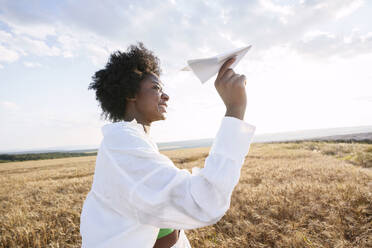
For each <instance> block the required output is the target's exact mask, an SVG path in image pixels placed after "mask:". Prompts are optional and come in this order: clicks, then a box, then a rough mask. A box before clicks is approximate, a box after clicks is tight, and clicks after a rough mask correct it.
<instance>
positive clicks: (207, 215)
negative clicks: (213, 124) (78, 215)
mask: <svg viewBox="0 0 372 248" xmlns="http://www.w3.org/2000/svg"><path fill="white" fill-rule="evenodd" d="M254 132H255V126H253V125H250V124H248V123H246V122H244V121H241V120H239V119H237V118H234V117H224V118H223V120H222V123H221V126H220V129H219V131H218V133H217V135H216V138H215V140H214V142H213V145H212V148H211V150H210V152H209V155H208V157H207V158H206V160H205V164H204V167H203V168H201V169H199V168H198V169H195V168H194V169H193V172H192V173H190V172H189V171H188V170H185V169H178V168H177V167H176V166H175V165H174V164H173V162H172V161H171V160H170V159H168V158H167V157H166V156H164V155H162V154H160V153H159V152H157V151H154V150H151V149H148V148H146V145H144V146H138V147H137V148H135V149H127V150H126V149H120V147H118V146H117V145H115V144H117V143H115V142H111V141H106V142H105V143H104V144H103V145H104V146H105V149H104V150H105V153H106V156H107V157H108V159H109V161H110V164H111V165H112V168H114V170H116V172H114V173H113V175H112V182H110V181H109V182H107V183H114V182H115V181H118V182H117V183H116V187H115V186H114V187H113V186H111V188H114V191H113V192H111V194H110V196H111V197H109V198H108V199H107V202H108V204H111V205H112V207H114V208H115V209H116V211H118V212H121V213H123V214H124V213H125V212H128V211H131V212H132V213H133V215H134V217H135V218H136V219H137V221H138V222H140V223H141V224H149V225H153V226H157V227H159V228H174V229H192V228H198V227H202V226H206V225H211V224H214V223H216V222H217V221H218V220H219V219H221V218H222V216H223V215H224V214H225V212H226V211H227V210H228V209H229V207H230V199H231V194H232V191H233V189H234V187H235V186H236V184H237V183H238V181H239V177H240V169H241V167H242V165H243V163H244V158H245V156H246V155H247V153H248V151H249V147H250V143H251V140H252V137H253V134H254ZM119 138H120V137H119ZM138 139H140V137H138ZM136 142H138V141H136ZM139 143H140V142H139ZM118 175H119V176H118ZM114 177H118V178H117V179H116V180H115V178H114ZM110 201H111V202H110Z"/></svg>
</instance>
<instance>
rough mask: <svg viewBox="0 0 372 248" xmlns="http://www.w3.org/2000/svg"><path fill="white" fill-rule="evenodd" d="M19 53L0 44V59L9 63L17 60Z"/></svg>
mask: <svg viewBox="0 0 372 248" xmlns="http://www.w3.org/2000/svg"><path fill="white" fill-rule="evenodd" d="M18 58H19V55H18V53H17V52H16V51H13V50H11V49H8V48H6V47H4V46H2V45H0V61H1V62H7V63H11V62H14V61H16V60H18Z"/></svg>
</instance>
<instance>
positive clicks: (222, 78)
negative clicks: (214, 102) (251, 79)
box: [214, 57, 247, 120]
mask: <svg viewBox="0 0 372 248" xmlns="http://www.w3.org/2000/svg"><path fill="white" fill-rule="evenodd" d="M235 60H236V58H235V57H234V58H231V59H229V60H227V61H226V62H225V63H224V64H223V65H222V67H221V69H220V71H219V72H218V75H217V78H216V81H215V82H214V86H215V87H216V89H217V92H218V94H219V95H220V96H221V98H222V101H223V102H224V103H225V106H226V114H225V116H232V117H236V118H238V119H241V120H243V119H244V113H245V108H246V105H247V95H246V93H245V84H246V78H245V76H244V75H240V74H236V73H235V72H234V71H233V69H231V68H229V67H230V66H231V65H232V64H233V63H234V62H235Z"/></svg>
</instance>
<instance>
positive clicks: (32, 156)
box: [0, 152, 97, 163]
mask: <svg viewBox="0 0 372 248" xmlns="http://www.w3.org/2000/svg"><path fill="white" fill-rule="evenodd" d="M94 155H97V152H90V153H86V152H76V153H75V152H50V153H26V154H0V163H6V162H16V161H27V160H40V159H54V158H68V157H81V156H94Z"/></svg>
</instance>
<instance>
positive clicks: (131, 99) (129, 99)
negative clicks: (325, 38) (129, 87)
mask: <svg viewBox="0 0 372 248" xmlns="http://www.w3.org/2000/svg"><path fill="white" fill-rule="evenodd" d="M125 100H127V101H128V102H135V101H136V100H137V99H136V98H135V97H126V98H125Z"/></svg>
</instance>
